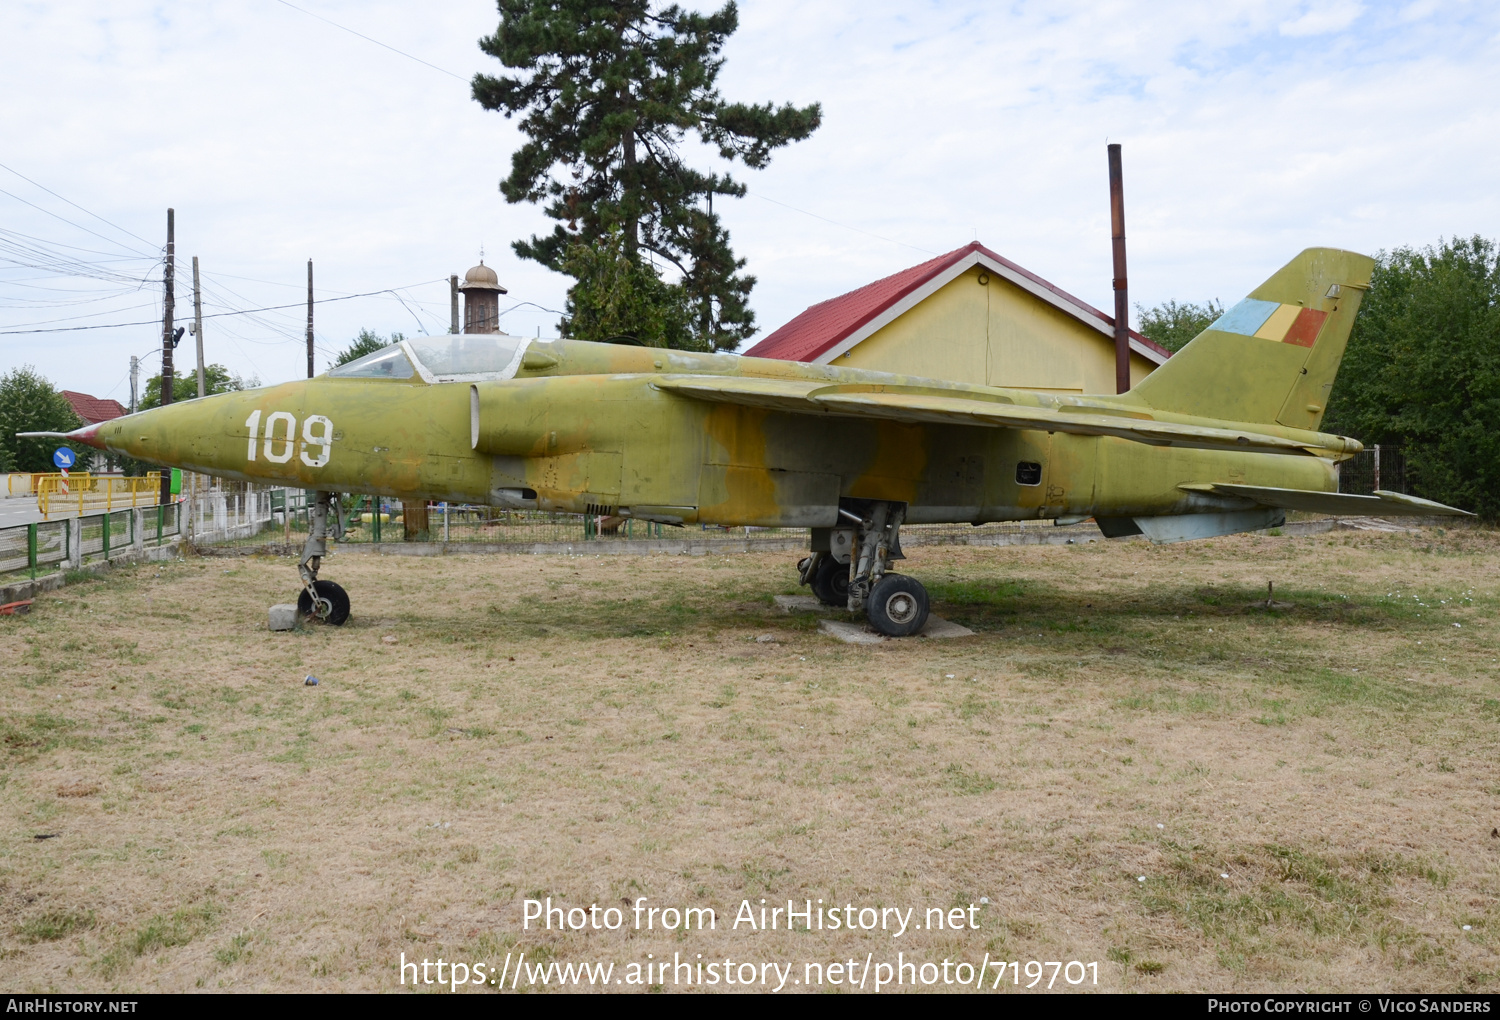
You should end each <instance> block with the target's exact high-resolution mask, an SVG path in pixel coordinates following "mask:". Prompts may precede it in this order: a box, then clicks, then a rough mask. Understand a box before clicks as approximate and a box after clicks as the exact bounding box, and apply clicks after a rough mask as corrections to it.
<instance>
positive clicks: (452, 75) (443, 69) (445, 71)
mask: <svg viewBox="0 0 1500 1020" xmlns="http://www.w3.org/2000/svg"><path fill="white" fill-rule="evenodd" d="M277 2H278V3H281V4H284V5H285V6H287V7H290V8H291V9H292V10H294V11H301V12H302V13H303V14H306V15H307V16H308V17H309V18H317V19H318V20H319V21H321V22H323V24H325V25H332V26H333V27H334V28H337V29H340V30H341V31H344V32H348V33H349V34H350V35H357V36H359V37H360V38H361V39H363V40H364V41H365V42H369V43H374V44H375V45H376V46H379V47H380V48H381V49H386V50H390V51H391V52H392V53H397V54H400V55H401V56H403V57H405V58H406V59H407V60H415V61H416V62H417V63H419V64H422V65H425V66H427V67H430V68H432V69H433V70H434V71H438V72H440V73H442V74H446V75H447V76H448V77H450V78H457V79H458V80H459V81H461V82H463V83H464V84H465V85H467V84H468V83H469V79H467V78H465V77H464V76H463V75H461V74H455V73H453V72H452V71H450V70H448V69H447V68H446V67H438V66H437V65H436V64H429V63H428V62H427V61H425V60H423V59H422V58H421V57H414V56H412V55H411V54H410V53H407V52H406V51H405V50H398V49H396V47H394V46H388V45H386V44H385V43H383V42H381V41H380V40H379V39H371V38H370V37H369V36H367V35H365V34H364V33H362V32H356V31H354V29H352V28H348V27H346V26H344V25H340V24H339V23H338V22H337V21H329V20H328V19H327V18H325V17H323V16H322V15H321V14H314V13H313V12H312V11H309V10H307V9H305V8H302V7H298V6H297V5H296V4H293V3H287V0H277Z"/></svg>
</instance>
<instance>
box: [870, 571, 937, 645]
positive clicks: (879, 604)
mask: <svg viewBox="0 0 1500 1020" xmlns="http://www.w3.org/2000/svg"><path fill="white" fill-rule="evenodd" d="M865 615H866V616H867V617H868V618H869V620H870V626H872V627H874V628H875V629H876V630H878V631H879V632H880V633H882V634H884V635H886V636H887V637H908V636H909V635H912V634H915V633H917V631H919V630H921V629H922V628H923V627H924V626H926V625H927V589H926V588H924V587H922V583H921V582H920V581H918V580H917V579H916V578H914V577H907V576H906V575H905V574H886V575H884V576H883V577H881V578H880V580H878V581H876V582H875V586H874V587H873V588H871V589H870V594H869V595H867V596H865Z"/></svg>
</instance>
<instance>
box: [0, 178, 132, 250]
mask: <svg viewBox="0 0 1500 1020" xmlns="http://www.w3.org/2000/svg"><path fill="white" fill-rule="evenodd" d="M0 169H3V170H8V171H10V172H11V173H13V174H15V175H16V176H17V177H19V178H21V180H23V181H25V182H26V183H27V184H30V185H31V186H32V187H35V188H41V189H42V190H43V191H45V192H46V193H47V194H49V195H51V196H52V197H53V198H57V199H61V200H62V201H64V202H67V203H68V204H69V205H71V206H72V207H73V208H74V209H77V210H78V211H79V212H85V213H88V214H89V215H90V216H92V217H94V219H96V220H98V221H99V222H100V223H109V225H110V226H112V227H114V228H115V229H116V230H118V231H120V232H121V233H122V234H129V235H130V236H131V237H133V238H135V239H136V240H137V241H142V242H144V243H145V244H146V246H147V247H148V248H149V249H150V250H152V251H155V250H156V245H155V244H153V243H152V242H150V241H147V240H146V239H145V238H144V237H142V236H141V235H140V234H137V233H135V232H133V231H130V230H126V229H125V228H124V227H122V226H120V225H119V224H118V223H110V221H109V220H107V219H105V218H104V217H103V216H100V215H99V214H98V213H95V212H89V210H87V209H85V208H84V207H83V206H81V205H79V204H78V203H77V202H74V201H72V200H70V199H66V198H63V197H62V196H61V195H59V194H58V193H57V192H55V191H53V190H52V189H51V188H49V187H47V186H46V185H44V184H38V183H37V182H36V181H34V180H32V179H31V178H30V177H27V176H26V175H25V174H23V173H21V172H20V171H19V170H12V169H11V168H10V167H8V166H6V165H5V164H4V163H0ZM12 197H15V196H12ZM28 204H29V203H28ZM43 211H44V212H45V211H46V210H43ZM74 226H77V224H74ZM95 236H98V235H95ZM105 240H106V241H108V240H110V238H107V237H106V238H105ZM113 243H115V244H119V243H120V242H118V241H115V242H113Z"/></svg>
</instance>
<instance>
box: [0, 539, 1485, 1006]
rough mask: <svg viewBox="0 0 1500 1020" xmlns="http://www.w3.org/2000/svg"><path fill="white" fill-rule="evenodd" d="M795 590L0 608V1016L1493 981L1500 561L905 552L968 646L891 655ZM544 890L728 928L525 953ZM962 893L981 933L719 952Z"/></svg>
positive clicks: (226, 595) (419, 579)
mask: <svg viewBox="0 0 1500 1020" xmlns="http://www.w3.org/2000/svg"><path fill="white" fill-rule="evenodd" d="M793 559H795V556H789V555H787V554H784V553H783V554H776V555H770V554H755V555H737V556H733V557H727V558H726V557H714V558H689V557H668V556H656V557H649V558H645V557H632V556H611V557H601V558H593V557H535V558H534V557H523V556H472V557H458V556H455V557H449V558H443V559H407V558H394V557H383V558H376V557H369V556H354V555H345V556H342V557H339V556H336V557H334V558H333V559H332V560H331V561H330V562H329V563H328V565H327V567H326V568H325V572H324V576H326V577H330V578H332V579H334V580H337V581H340V582H341V583H343V584H344V585H345V586H347V587H348V588H349V590H350V591H351V593H352V596H353V600H354V618H353V619H352V620H351V622H350V624H349V625H348V626H346V627H344V628H342V629H333V628H317V629H310V630H307V631H303V632H298V633H294V634H272V633H269V632H267V630H266V629H265V615H266V614H265V610H266V607H267V606H268V605H269V604H270V603H272V602H279V601H284V600H285V599H286V598H287V597H288V596H289V595H290V594H292V593H294V590H295V589H294V587H293V583H292V582H293V578H294V571H293V567H292V566H291V564H290V561H288V560H286V559H276V560H273V559H268V558H244V559H234V560H225V559H207V558H204V559H188V560H185V561H183V562H178V563H172V564H167V565H164V566H154V565H153V566H141V567H137V568H126V569H122V570H119V571H117V572H115V573H114V574H113V575H111V576H109V577H107V578H106V579H102V580H91V581H81V582H79V583H75V584H73V585H70V586H69V587H67V588H65V589H63V590H61V591H58V592H54V593H51V594H48V595H45V596H42V597H40V598H39V599H38V601H37V604H36V606H35V608H34V610H33V612H32V613H31V614H30V615H29V616H24V617H14V618H9V617H0V674H3V685H0V699H3V702H0V737H3V740H0V974H4V975H5V977H4V981H3V984H4V985H5V987H6V988H7V989H8V990H13V991H21V990H28V991H44V990H75V989H90V990H108V989H120V990H148V991H191V990H193V989H205V990H221V989H227V990H239V991H251V990H262V989H264V990H273V989H276V990H321V991H340V990H391V989H399V988H400V987H402V986H401V985H400V984H399V983H398V980H399V979H398V973H397V961H398V959H399V957H400V954H402V953H405V954H406V957H407V959H408V960H411V959H413V958H421V957H425V958H428V959H431V960H436V959H437V958H438V957H443V958H445V959H446V960H464V961H467V962H470V963H473V962H483V963H486V964H491V965H493V966H494V967H495V968H496V969H498V968H499V967H500V964H501V962H502V961H503V960H504V959H505V957H506V954H507V953H511V954H519V953H521V952H523V951H524V952H526V953H528V957H527V958H528V960H531V961H539V962H546V961H554V962H569V961H585V962H590V961H593V960H599V961H610V960H613V961H616V962H617V965H618V966H621V967H623V966H624V965H625V964H626V963H629V962H631V961H635V962H637V963H641V962H646V960H647V954H650V955H651V958H652V960H653V961H659V960H661V959H662V958H663V956H664V955H665V956H666V957H668V958H670V957H671V956H672V954H673V953H674V952H675V953H679V954H681V955H682V956H683V957H696V954H699V953H701V954H703V959H704V960H710V959H715V958H717V959H720V960H722V959H724V958H726V957H727V958H729V959H731V960H734V961H736V962H739V961H745V960H748V961H752V962H760V961H768V960H775V961H783V962H789V963H794V964H796V970H795V971H794V978H800V977H801V976H802V974H803V970H802V964H803V962H804V961H815V962H825V961H831V960H844V959H848V958H855V959H856V960H857V962H858V963H860V964H863V962H864V960H865V959H866V958H867V956H868V958H873V959H874V960H875V961H877V962H879V961H881V960H883V959H889V960H895V958H896V954H897V952H898V951H899V952H903V953H905V959H907V960H911V959H913V958H915V959H917V960H919V961H937V962H940V961H941V960H942V959H943V958H945V957H946V958H949V959H950V960H955V961H956V960H966V961H968V962H969V963H970V964H971V965H973V964H977V963H979V961H980V959H981V957H983V956H984V955H985V954H989V957H990V958H991V959H1004V960H1016V961H1021V963H1022V967H1023V968H1024V966H1025V961H1030V960H1040V961H1070V960H1078V961H1083V962H1089V961H1097V962H1098V969H1097V973H1098V977H1099V987H1100V988H1101V989H1108V990H1153V991H1155V990H1161V991H1170V990H1201V991H1211V990H1220V991H1230V990H1242V991H1257V990H1258V991H1272V990H1275V991H1292V990H1310V991H1329V990H1346V989H1347V990H1354V989H1369V990H1377V989H1378V990H1428V991H1480V990H1489V991H1494V990H1496V989H1497V988H1500V956H1497V946H1500V909H1497V906H1496V903H1497V899H1496V897H1497V893H1500V829H1497V826H1500V755H1497V752H1500V740H1497V722H1500V634H1497V626H1496V622H1495V608H1496V605H1497V602H1500V600H1497V587H1500V586H1497V581H1496V577H1497V570H1500V534H1497V533H1495V532H1493V531H1484V530H1469V529H1460V530H1449V531H1447V532H1446V533H1445V532H1444V531H1442V530H1439V529H1424V530H1422V531H1420V532H1413V533H1408V534H1377V533H1368V532H1350V531H1339V532H1332V533H1329V534H1325V535H1318V536H1313V537H1295V538H1294V537H1271V536H1243V537H1236V538H1230V539H1219V540H1215V541H1212V542H1205V543H1197V544H1188V545H1181V546H1169V547H1152V546H1149V545H1147V544H1145V543H1142V542H1128V543H1100V544H1094V545H1087V546H1073V547H1067V546H1057V547H1028V548H1011V549H977V548H966V547H959V548H916V549H913V550H911V559H910V560H909V561H908V565H907V570H908V571H909V572H910V573H912V574H914V575H916V576H918V577H920V578H922V579H923V580H924V581H925V582H926V583H927V585H928V587H929V590H930V591H931V592H932V594H933V599H934V609H935V611H936V612H938V613H940V614H941V615H943V616H945V617H947V618H949V619H952V620H955V621H958V622H961V623H964V624H966V625H968V626H970V627H972V628H973V629H974V630H975V631H977V632H978V633H977V635H976V636H974V637H971V638H964V639H959V640H954V641H944V642H932V641H927V640H923V639H910V640H907V641H903V642H892V643H888V644H885V645H880V646H875V647H851V646H846V645H842V644H838V643H836V642H834V641H833V640H832V639H830V638H827V637H824V636H822V635H820V634H819V633H818V631H817V629H816V623H815V621H814V620H813V619H812V618H810V617H790V616H786V615H784V614H781V613H780V612H779V611H778V610H776V609H775V607H774V606H773V605H772V603H771V596H772V595H773V594H776V593H782V592H795V591H796V590H797V589H796V588H795V582H794V579H793V575H792V563H791V561H792V560H793ZM1268 581H1270V582H1274V583H1275V596H1274V598H1275V601H1276V603H1277V604H1276V605H1273V606H1271V607H1269V608H1268V607H1267V606H1266V605H1265V600H1266V584H1267V582H1268ZM757 638H761V640H757ZM308 673H313V674H316V675H317V676H318V677H319V678H320V679H321V683H320V684H319V685H318V686H316V687H309V686H304V684H303V677H304V676H305V675H306V674H308ZM43 837H46V838H43ZM1142 879H1144V881H1143V880H1142ZM546 896H551V897H552V898H553V899H554V901H559V900H560V901H563V902H564V903H566V904H567V905H570V906H571V905H581V906H583V907H587V906H589V905H590V904H591V903H598V904H600V906H601V908H602V907H605V906H610V905H614V906H623V905H624V904H623V903H622V901H629V902H634V901H635V899H636V898H637V897H641V896H644V897H648V903H649V904H651V905H656V906H663V907H665V906H673V905H675V906H678V907H686V906H712V907H714V908H715V909H716V910H717V912H718V927H717V929H716V930H714V931H696V930H695V931H692V932H680V931H679V932H664V931H661V930H660V929H659V928H658V929H657V930H654V931H627V930H625V929H622V930H619V931H613V932H610V931H592V930H590V931H584V932H576V933H575V932H567V933H560V932H557V931H553V932H551V933H548V932H545V931H543V932H538V931H536V930H534V929H533V930H528V931H523V930H522V917H521V914H522V900H523V899H525V898H527V897H546ZM982 897H983V898H985V899H987V901H988V902H987V904H985V905H983V906H982V907H980V908H979V910H978V911H977V913H976V915H975V916H976V917H977V924H978V930H968V931H921V930H914V931H909V932H907V933H906V934H905V935H903V936H902V937H900V938H893V937H892V934H891V932H889V931H887V932H881V931H873V932H864V931H857V932H854V933H849V932H845V931H838V932H830V931H822V932H817V931H815V932H811V933H807V932H803V931H801V930H798V931H793V932H787V931H785V930H781V929H778V930H776V931H765V932H752V931H748V930H746V929H745V927H744V926H743V925H742V926H741V928H740V929H739V930H731V929H730V923H731V921H732V919H733V917H734V915H735V912H736V910H737V908H738V906H739V904H740V902H741V900H742V899H749V900H751V902H752V903H754V904H756V905H757V909H758V905H759V901H760V900H761V899H762V898H764V899H766V900H767V901H769V902H770V903H771V904H773V905H774V904H775V903H777V902H778V901H779V902H782V903H784V902H785V901H786V900H787V899H793V900H796V901H797V902H798V903H801V902H802V901H803V900H804V899H813V900H814V901H816V900H818V899H823V900H824V901H825V902H826V903H827V904H830V905H832V904H835V903H837V904H839V905H841V906H842V905H843V904H846V903H852V904H853V905H854V906H855V908H856V909H858V908H860V907H865V906H873V907H891V906H895V907H898V908H902V909H904V908H907V907H914V908H916V917H918V918H921V917H922V916H924V911H925V910H926V909H927V908H929V907H951V906H953V905H960V906H964V905H967V904H969V903H976V904H977V903H979V902H980V900H981V898H982ZM627 917H628V913H627ZM616 973H617V975H618V974H619V973H620V972H619V971H617V972H616ZM989 973H993V971H990V972H989ZM1020 977H1021V989H1020V990H1024V986H1025V985H1026V983H1027V981H1028V980H1029V979H1028V978H1027V976H1026V975H1025V973H1024V972H1023V973H1022V974H1021V975H1020ZM652 983H653V984H656V985H660V984H663V983H665V986H666V989H667V990H675V989H676V988H677V987H679V986H674V985H673V983H672V981H671V980H670V978H669V979H668V980H666V981H665V982H659V981H658V982H652ZM773 984H774V982H773ZM1056 984H1057V986H1058V987H1065V985H1064V982H1063V981H1061V980H1058V981H1057V982H1056ZM985 986H986V988H989V987H990V983H989V982H988V981H986V983H985ZM406 987H408V988H409V987H410V981H409V980H408V984H407V986H406ZM521 987H523V988H524V987H525V983H524V982H523V983H522V985H521ZM630 987H634V986H624V985H622V986H619V990H622V991H623V990H629V988H630ZM719 987H720V989H722V988H723V986H722V985H721V986H719ZM798 987H800V988H801V990H806V988H805V986H793V985H792V984H791V983H789V984H788V987H787V989H786V990H788V991H791V990H797V988H798ZM841 987H842V986H841ZM938 987H943V986H941V985H939V986H938ZM1001 987H1002V988H1003V989H1005V990H1007V991H1009V992H1012V993H1014V992H1016V991H1017V990H1018V989H1017V988H1015V987H1014V985H1013V984H1012V981H1011V979H1010V976H1009V974H1007V976H1006V978H1005V980H1004V983H1003V984H1002V985H1001ZM1081 987H1082V988H1083V989H1087V988H1090V987H1092V982H1089V983H1086V984H1085V985H1083V986H1081ZM824 990H828V989H827V987H826V986H825V988H824Z"/></svg>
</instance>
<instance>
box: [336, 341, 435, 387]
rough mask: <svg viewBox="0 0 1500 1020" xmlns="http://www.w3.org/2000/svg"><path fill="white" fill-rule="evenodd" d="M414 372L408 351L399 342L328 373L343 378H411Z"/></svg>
mask: <svg viewBox="0 0 1500 1020" xmlns="http://www.w3.org/2000/svg"><path fill="white" fill-rule="evenodd" d="M413 372H414V370H413V369H412V367H411V359H409V358H408V357H407V356H406V352H405V351H403V350H402V349H401V347H400V345H399V344H391V345H390V346H389V347H382V348H381V349H380V350H378V351H376V352H375V353H374V354H366V355H365V356H364V357H363V358H356V359H355V360H354V361H351V362H348V363H347V364H344V365H340V366H339V367H337V368H335V369H332V370H331V371H329V373H328V374H329V375H331V376H338V377H339V378H341V379H410V378H411V377H412V375H413Z"/></svg>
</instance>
